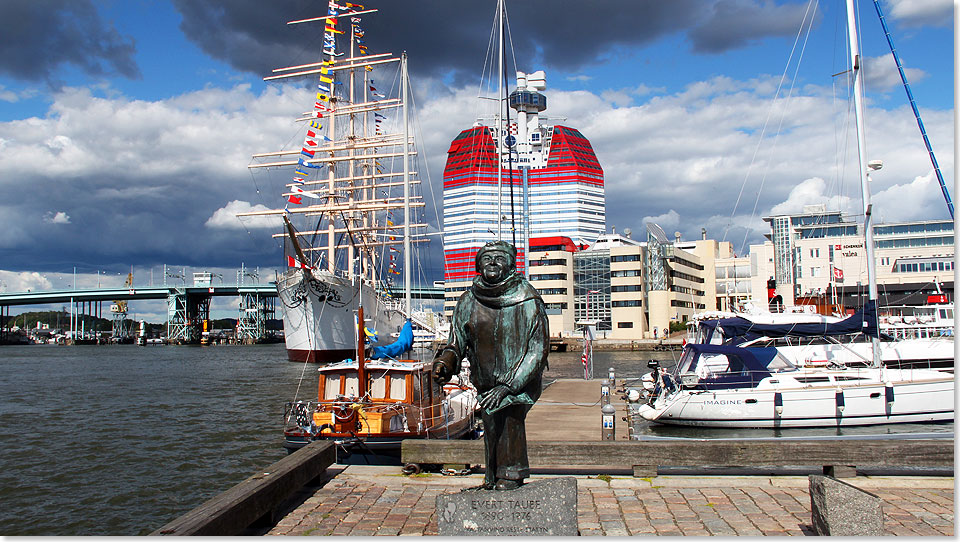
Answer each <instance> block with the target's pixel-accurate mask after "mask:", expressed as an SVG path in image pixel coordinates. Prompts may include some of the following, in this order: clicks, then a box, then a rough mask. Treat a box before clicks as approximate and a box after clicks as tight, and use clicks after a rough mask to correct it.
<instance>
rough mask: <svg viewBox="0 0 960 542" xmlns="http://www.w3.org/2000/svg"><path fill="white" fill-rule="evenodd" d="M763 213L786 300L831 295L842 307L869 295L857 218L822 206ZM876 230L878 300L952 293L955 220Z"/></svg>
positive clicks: (907, 300)
mask: <svg viewBox="0 0 960 542" xmlns="http://www.w3.org/2000/svg"><path fill="white" fill-rule="evenodd" d="M764 220H766V221H767V222H769V223H770V224H771V233H770V235H769V236H768V237H769V238H770V244H771V245H772V250H773V254H774V256H773V259H774V262H775V265H776V267H775V268H776V272H775V276H776V280H777V292H778V293H780V294H781V295H782V296H783V298H784V300H785V301H788V300H794V299H796V298H799V297H817V296H830V297H831V298H835V299H836V301H837V302H838V303H839V304H842V305H844V306H845V307H858V306H860V305H862V303H863V301H864V300H865V299H866V297H867V259H866V250H865V247H864V235H863V225H862V224H858V223H856V222H853V221H851V220H848V219H847V218H845V217H843V216H842V214H841V213H840V212H839V211H826V210H825V209H824V208H823V206H808V207H805V208H804V212H803V213H801V214H797V215H780V216H772V217H766V218H764ZM873 232H874V234H873V235H874V244H875V247H874V257H875V258H876V276H877V285H878V290H879V295H880V299H879V300H878V301H879V303H880V305H881V306H890V305H916V304H922V303H923V302H925V300H926V298H927V296H928V295H932V294H934V293H936V292H937V291H938V289H939V290H943V291H945V292H948V293H949V297H950V299H952V297H953V296H952V292H953V268H954V255H955V251H954V236H953V234H954V231H953V221H952V220H926V221H917V222H902V223H887V224H875V225H874V230H873ZM752 250H753V247H751V251H752Z"/></svg>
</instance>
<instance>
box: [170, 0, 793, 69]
mask: <svg viewBox="0 0 960 542" xmlns="http://www.w3.org/2000/svg"><path fill="white" fill-rule="evenodd" d="M173 2H174V5H175V6H176V7H177V9H178V10H179V11H180V12H181V14H183V23H182V25H181V28H182V30H183V31H184V33H185V34H186V36H187V37H188V38H189V39H191V40H193V41H194V42H196V43H197V44H199V45H200V47H201V48H203V50H204V51H206V52H207V53H208V54H210V55H211V56H214V57H216V58H219V59H222V60H224V61H226V62H228V63H230V64H231V65H232V66H234V67H236V68H238V69H241V70H245V71H251V72H254V73H257V74H264V73H266V72H267V71H268V70H269V69H271V68H275V67H278V66H281V65H284V64H287V63H289V58H290V54H291V51H292V50H299V51H302V50H305V49H306V48H308V47H311V46H312V47H313V50H314V51H315V50H316V49H318V48H319V42H318V41H317V36H316V35H317V32H316V28H307V25H301V26H303V28H298V29H296V31H293V32H291V29H290V28H289V27H287V26H286V25H285V22H286V21H289V20H293V19H298V18H306V17H311V16H318V15H321V14H323V9H324V6H325V3H323V2H305V1H304V0H279V1H274V2H270V3H269V4H267V3H264V2H262V1H261V0H173ZM367 4H368V6H367V7H376V8H377V9H379V10H380V13H378V14H376V15H368V16H366V17H364V19H363V26H364V28H365V30H366V31H367V38H366V39H367V41H368V44H369V45H370V48H371V50H375V51H391V52H394V53H398V52H400V51H401V50H406V51H407V52H408V53H409V54H410V56H411V58H412V59H414V62H412V63H411V66H412V69H414V70H419V71H420V72H421V73H425V72H427V73H431V74H434V75H439V74H447V73H449V72H451V71H452V72H454V76H455V77H456V75H457V73H458V72H463V73H476V71H477V69H478V66H477V65H478V63H479V61H478V54H482V52H483V51H485V50H486V49H487V44H488V42H489V40H490V32H491V28H492V27H493V21H494V11H495V9H496V2H493V1H482V2H481V1H469V2H456V1H451V0H420V1H412V0H396V1H387V2H367ZM802 14H803V6H802V5H797V4H786V5H778V4H775V3H772V2H766V1H765V2H759V3H758V2H756V1H752V0H742V1H737V0H730V1H728V0H721V1H719V2H709V1H705V0H671V1H669V2H663V1H636V0H608V1H596V2H584V1H583V0H552V1H547V0H527V1H519V0H518V1H514V2H511V3H510V4H509V5H508V22H509V24H510V29H511V34H512V38H513V44H514V46H515V48H516V54H517V56H518V57H520V56H527V57H535V56H536V57H539V58H542V64H543V65H544V67H545V68H547V69H550V68H563V69H570V70H572V69H576V68H578V67H581V66H583V65H585V64H587V63H588V62H591V61H593V60H595V59H596V57H597V56H598V55H600V54H602V53H604V52H606V51H609V50H610V49H611V48H613V47H616V46H634V47H635V46H638V45H643V44H646V43H651V42H653V41H655V40H657V39H659V38H661V37H663V36H665V35H669V34H673V33H677V32H686V33H687V34H688V36H689V37H690V40H691V42H692V45H693V49H694V50H695V51H696V52H701V53H718V52H723V51H725V50H728V49H732V48H737V47H742V46H744V45H747V44H748V43H750V42H751V41H753V40H757V39H760V38H764V37H769V36H776V35H792V33H793V32H794V31H795V29H796V28H797V25H798V23H799V21H800V19H801V17H802ZM749 21H757V22H756V23H751V22H749ZM478 52H480V53H478ZM312 60H315V58H314V59H304V61H312Z"/></svg>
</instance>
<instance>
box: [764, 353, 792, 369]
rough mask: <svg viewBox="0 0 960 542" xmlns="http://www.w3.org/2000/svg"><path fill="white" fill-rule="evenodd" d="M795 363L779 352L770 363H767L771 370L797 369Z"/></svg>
mask: <svg viewBox="0 0 960 542" xmlns="http://www.w3.org/2000/svg"><path fill="white" fill-rule="evenodd" d="M795 368H796V366H794V364H792V363H790V362H789V361H787V359H786V358H785V357H783V354H781V353H779V352H777V355H776V356H774V357H773V359H771V360H770V363H768V364H767V370H768V371H770V372H773V373H775V372H779V371H790V370H793V369H795Z"/></svg>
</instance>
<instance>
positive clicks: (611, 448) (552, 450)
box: [401, 439, 953, 468]
mask: <svg viewBox="0 0 960 542" xmlns="http://www.w3.org/2000/svg"><path fill="white" fill-rule="evenodd" d="M527 455H528V457H529V460H530V466H531V467H566V466H577V467H581V466H583V467H587V466H602V467H620V468H630V467H632V466H635V465H640V466H649V467H654V468H655V467H657V466H671V467H698V466H699V467H753V466H806V465H821V466H828V465H844V466H852V465H858V466H871V467H952V466H953V441H952V440H950V439H917V440H892V439H872V440H855V441H850V440H763V441H758V440H683V441H680V440H656V441H627V442H617V441H595V442H556V441H552V442H547V441H529V440H528V441H527ZM401 458H402V460H403V462H404V463H421V464H424V463H437V464H443V463H460V464H468V463H469V464H473V465H477V464H483V441H482V440H474V441H470V440H406V441H404V442H403V448H402V450H401Z"/></svg>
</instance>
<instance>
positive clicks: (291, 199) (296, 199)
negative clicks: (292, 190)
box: [287, 196, 303, 205]
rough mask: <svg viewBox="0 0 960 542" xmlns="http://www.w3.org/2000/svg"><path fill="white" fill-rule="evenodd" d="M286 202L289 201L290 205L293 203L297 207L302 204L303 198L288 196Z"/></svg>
mask: <svg viewBox="0 0 960 542" xmlns="http://www.w3.org/2000/svg"><path fill="white" fill-rule="evenodd" d="M287 201H289V202H290V203H295V204H297V205H300V204H301V203H302V202H303V198H301V197H300V196H290V197H289V198H287Z"/></svg>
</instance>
